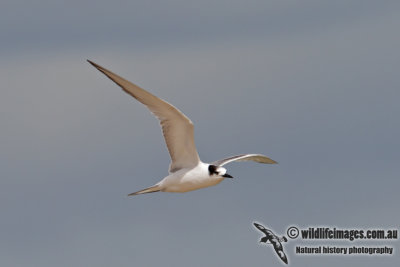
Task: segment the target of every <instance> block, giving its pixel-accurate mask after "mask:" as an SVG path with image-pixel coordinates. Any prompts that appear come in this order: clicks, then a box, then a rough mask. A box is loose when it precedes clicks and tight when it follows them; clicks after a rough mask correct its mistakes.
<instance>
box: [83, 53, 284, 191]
mask: <svg viewBox="0 0 400 267" xmlns="http://www.w3.org/2000/svg"><path fill="white" fill-rule="evenodd" d="M88 62H89V63H90V64H92V65H93V66H94V67H95V68H97V69H98V70H99V71H101V72H102V73H103V74H105V75H106V76H107V77H108V78H110V79H111V80H112V81H113V82H115V83H116V84H117V85H119V86H120V87H121V88H122V89H123V90H124V91H125V92H126V93H128V94H130V95H131V96H133V97H134V98H135V99H136V100H138V101H139V102H141V103H142V104H144V105H145V106H146V107H147V108H148V109H149V110H150V111H151V112H152V113H153V114H154V115H155V116H156V117H157V118H158V120H159V121H160V124H161V128H162V132H163V135H164V139H165V143H166V144H167V148H168V151H169V154H170V156H171V164H170V166H169V175H168V176H167V177H165V178H164V179H162V180H161V181H160V182H158V183H156V184H155V185H153V186H151V187H148V188H146V189H143V190H140V191H137V192H134V193H131V194H129V196H132V195H139V194H145V193H153V192H158V191H161V192H180V193H182V192H188V191H192V190H197V189H200V188H204V187H208V186H213V185H217V184H219V183H220V182H221V181H222V180H223V179H224V178H233V177H232V176H230V175H229V174H227V173H226V169H225V168H224V167H222V166H223V165H225V164H227V163H230V162H233V161H248V160H252V161H256V162H259V163H268V164H274V163H277V162H275V161H274V160H272V159H270V158H268V157H266V156H264V155H260V154H242V155H237V156H233V157H229V158H226V159H221V160H218V161H215V162H213V163H211V164H208V163H204V162H202V161H201V160H200V158H199V155H198V154H197V150H196V146H195V143H194V133H193V123H192V121H191V120H190V119H189V118H188V117H186V116H185V115H184V114H183V113H182V112H181V111H179V110H178V109H177V108H175V107H174V106H173V105H171V104H169V103H167V102H166V101H164V100H162V99H160V98H158V97H156V96H154V95H152V94H151V93H149V92H147V91H145V90H143V89H142V88H140V87H138V86H137V85H135V84H133V83H131V82H129V81H127V80H125V79H124V78H122V77H120V76H118V75H116V74H114V73H112V72H111V71H109V70H107V69H105V68H103V67H101V66H99V65H97V64H96V63H94V62H92V61H90V60H88Z"/></svg>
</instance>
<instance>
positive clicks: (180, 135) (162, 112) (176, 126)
mask: <svg viewBox="0 0 400 267" xmlns="http://www.w3.org/2000/svg"><path fill="white" fill-rule="evenodd" d="M88 62H89V63H90V64H92V65H93V66H94V67H95V68H97V69H98V70H99V71H101V72H102V73H104V74H105V75H106V76H107V77H108V78H110V79H111V80H112V81H113V82H115V83H116V84H117V85H119V86H120V87H121V88H122V89H123V90H124V91H125V92H126V93H128V94H130V95H131V96H133V97H134V98H136V100H138V101H139V102H141V103H142V104H144V105H145V106H147V108H148V109H149V110H150V111H151V112H152V113H153V114H154V115H155V116H156V117H157V118H158V119H159V121H160V124H161V128H162V131H163V135H164V139H165V143H166V144H167V148H168V151H169V154H170V156H171V165H170V167H169V171H170V172H171V173H172V172H175V171H177V170H180V169H182V168H190V167H194V166H196V165H197V164H198V162H199V161H200V159H199V155H198V153H197V150H196V145H195V143H194V129H193V128H194V127H193V123H192V121H191V120H190V119H189V118H188V117H186V116H185V114H183V113H182V112H181V111H179V110H178V109H177V108H175V107H174V106H173V105H171V104H169V103H167V102H166V101H164V100H162V99H160V98H158V97H156V96H154V95H152V94H150V93H149V92H147V91H145V90H143V89H142V88H140V87H139V86H137V85H135V84H133V83H131V82H129V81H127V80H125V79H124V78H122V77H120V76H118V75H117V74H114V73H112V72H111V71H109V70H107V69H105V68H103V67H102V66H99V65H98V64H96V63H94V62H92V61H90V60H88Z"/></svg>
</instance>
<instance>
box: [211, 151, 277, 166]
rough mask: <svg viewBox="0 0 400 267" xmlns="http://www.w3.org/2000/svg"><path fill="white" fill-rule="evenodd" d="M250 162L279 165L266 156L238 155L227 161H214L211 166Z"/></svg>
mask: <svg viewBox="0 0 400 267" xmlns="http://www.w3.org/2000/svg"><path fill="white" fill-rule="evenodd" d="M249 160H251V161H255V162H258V163H265V164H276V163H278V162H276V161H275V160H272V159H270V158H268V157H267V156H264V155H261V154H241V155H236V156H233V157H229V158H226V159H220V160H217V161H214V162H213V163H211V164H212V165H216V166H223V165H225V164H228V163H230V162H233V161H249Z"/></svg>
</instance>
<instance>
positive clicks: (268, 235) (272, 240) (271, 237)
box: [254, 223, 288, 264]
mask: <svg viewBox="0 0 400 267" xmlns="http://www.w3.org/2000/svg"><path fill="white" fill-rule="evenodd" d="M254 226H255V227H256V228H257V229H258V230H260V231H261V232H263V233H264V234H265V236H264V237H263V238H261V240H260V242H263V243H266V244H272V246H273V247H274V249H275V251H276V254H278V256H279V258H280V259H281V260H282V261H283V262H284V263H286V264H288V259H287V257H286V254H285V252H283V246H282V243H281V242H287V238H286V237H285V236H283V237H281V238H279V237H278V236H276V235H275V234H274V233H273V232H272V231H271V230H269V229H267V228H265V227H264V226H262V225H261V224H258V223H254ZM268 241H269V243H268Z"/></svg>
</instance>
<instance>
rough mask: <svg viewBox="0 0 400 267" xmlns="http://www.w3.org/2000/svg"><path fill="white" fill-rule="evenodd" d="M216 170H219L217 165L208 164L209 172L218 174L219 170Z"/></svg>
mask: <svg viewBox="0 0 400 267" xmlns="http://www.w3.org/2000/svg"><path fill="white" fill-rule="evenodd" d="M216 170H217V166H215V165H210V166H208V172H209V173H210V175H212V174H218V172H217V171H216Z"/></svg>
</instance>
